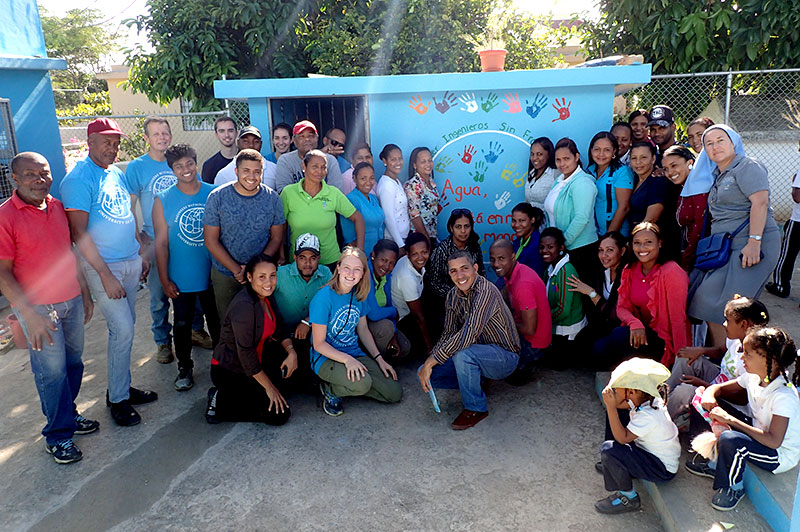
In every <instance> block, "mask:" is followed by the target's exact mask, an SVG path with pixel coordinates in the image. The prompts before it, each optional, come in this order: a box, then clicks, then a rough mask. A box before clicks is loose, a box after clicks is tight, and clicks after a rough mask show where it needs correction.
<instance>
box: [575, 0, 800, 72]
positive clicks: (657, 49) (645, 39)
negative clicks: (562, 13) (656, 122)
mask: <svg viewBox="0 0 800 532" xmlns="http://www.w3.org/2000/svg"><path fill="white" fill-rule="evenodd" d="M599 7H600V10H601V12H602V15H601V18H600V20H599V21H598V22H596V23H591V22H589V23H586V24H585V25H584V28H583V29H584V31H585V38H584V41H583V44H584V46H585V47H586V48H587V50H588V51H589V54H590V55H592V56H596V57H600V56H603V55H610V54H616V53H641V54H644V56H645V60H646V61H647V62H651V63H653V67H654V71H656V72H662V73H682V72H701V71H719V70H728V69H733V70H748V69H762V68H786V67H795V66H797V64H798V62H800V10H798V9H797V5H796V3H795V2H790V1H769V0H767V1H764V0H738V1H736V2H713V1H710V0H707V1H698V0H600V2H599Z"/></svg>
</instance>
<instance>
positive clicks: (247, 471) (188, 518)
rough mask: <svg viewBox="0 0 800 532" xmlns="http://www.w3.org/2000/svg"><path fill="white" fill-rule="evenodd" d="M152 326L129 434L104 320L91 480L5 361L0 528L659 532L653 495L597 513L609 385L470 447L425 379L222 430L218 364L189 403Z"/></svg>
mask: <svg viewBox="0 0 800 532" xmlns="http://www.w3.org/2000/svg"><path fill="white" fill-rule="evenodd" d="M795 293H798V294H800V290H796V292H795ZM763 299H764V301H765V302H767V304H768V306H769V307H770V310H771V312H772V313H773V314H774V316H775V319H774V323H776V324H779V325H783V326H787V327H789V328H790V332H791V333H792V334H793V336H794V337H795V338H800V324H798V320H797V316H798V313H800V311H798V308H797V303H798V301H797V298H794V297H793V298H791V299H789V300H778V299H777V298H773V297H772V296H769V295H768V294H765V295H764V297H763ZM137 312H138V316H139V322H138V323H137V326H136V341H135V345H134V353H133V356H132V373H133V384H134V385H135V386H139V387H144V388H151V389H154V390H156V391H158V393H159V396H160V397H159V400H158V401H157V402H155V403H152V404H150V405H143V406H141V407H139V408H138V410H139V412H140V413H141V415H142V418H143V421H142V423H141V424H140V425H138V426H136V427H130V428H121V427H117V426H116V425H114V423H113V421H112V420H111V417H110V415H109V413H108V410H107V408H106V407H105V404H104V400H103V399H104V394H105V389H106V376H105V375H106V373H105V372H106V364H105V344H106V329H105V321H104V319H103V318H102V316H95V317H94V318H93V320H92V322H91V323H90V325H89V327H88V329H87V335H86V337H87V343H86V349H85V355H84V362H85V364H86V370H85V375H84V382H83V387H82V389H81V394H80V397H79V405H78V406H79V410H81V411H82V412H83V413H84V414H85V415H87V417H90V418H93V419H98V420H99V421H100V422H101V424H102V426H101V429H100V431H99V432H98V433H95V434H92V435H88V436H78V437H77V438H76V442H77V444H78V445H79V446H80V448H81V449H82V450H83V452H84V459H83V461H81V462H79V463H77V464H71V465H67V466H59V465H57V464H55V463H54V462H53V461H52V459H51V458H50V457H49V456H48V455H47V454H46V453H45V452H44V442H43V439H42V437H41V434H40V430H41V427H42V425H43V416H42V414H41V410H40V407H39V401H38V396H37V394H36V389H35V387H34V384H33V379H32V374H31V371H30V367H29V360H28V355H27V352H26V351H23V350H19V349H15V350H12V351H10V352H8V353H6V354H5V355H2V356H0V389H2V390H3V393H2V394H1V395H0V412H2V414H0V419H2V427H3V429H2V431H0V471H2V475H0V501H2V502H0V509H1V510H2V514H1V515H2V516H3V518H2V522H4V523H5V524H3V525H0V529H2V530H45V531H56V530H70V531H71V530H80V531H87V532H88V531H94V530H109V529H114V530H120V531H122V530H125V531H127V530H142V531H149V530H209V529H215V530H271V531H284V530H286V531H289V530H309V531H317V530H319V531H322V530H329V529H333V528H336V529H341V530H355V531H359V530H370V531H371V530H380V529H383V530H414V531H418V530H423V531H429V530H430V531H441V530H454V531H470V530H472V531H481V532H483V531H495V530H497V531H501V530H502V531H505V530H547V531H550V532H559V531H589V530H614V531H615V532H624V531H650V530H652V531H656V530H661V526H660V522H659V518H658V515H657V514H656V511H655V509H654V508H653V506H652V504H651V502H650V501H649V500H648V499H647V495H646V494H645V495H643V497H642V502H643V504H642V506H643V508H642V510H641V511H640V512H636V513H633V514H627V515H624V516H617V517H608V516H602V515H599V514H597V513H596V512H595V510H594V508H593V506H592V505H593V503H594V501H595V500H596V499H598V498H601V497H604V496H605V495H606V492H605V490H604V489H603V482H602V477H601V476H600V475H598V474H597V473H596V472H595V471H594V467H593V466H594V463H595V461H596V460H597V449H598V447H599V444H600V443H601V441H602V439H603V410H602V408H601V405H600V403H599V401H598V400H597V396H596V394H595V392H594V375H593V374H586V373H579V372H572V371H565V372H553V371H544V372H542V373H541V374H540V375H539V376H538V378H537V380H536V381H535V382H533V383H531V384H529V385H527V386H526V387H523V388H514V387H511V386H508V385H507V384H505V383H497V384H496V385H495V386H494V387H493V388H492V389H491V391H490V395H489V405H490V415H489V417H488V418H487V419H486V420H484V421H483V422H481V423H480V424H479V425H478V426H476V427H475V428H473V429H471V430H467V431H464V432H454V431H452V430H450V428H449V424H450V422H451V421H452V419H453V418H454V417H455V416H456V415H457V414H458V412H459V411H460V408H461V405H460V400H459V396H458V394H457V392H454V391H441V392H440V393H439V399H440V402H441V403H442V413H441V414H436V413H435V412H434V411H433V409H432V407H431V405H430V401H429V399H428V396H427V394H424V393H423V392H422V391H421V390H420V388H419V385H418V383H417V381H416V378H415V375H414V372H413V371H412V370H411V369H410V368H402V369H401V371H400V378H401V381H402V382H403V385H404V398H403V401H402V402H401V403H400V404H397V405H391V406H387V405H382V404H378V403H376V402H373V401H370V400H366V399H345V403H344V405H345V415H344V416H342V417H340V418H330V417H328V416H326V415H325V414H324V413H323V412H322V410H321V408H320V407H319V405H318V404H317V399H316V398H315V397H311V396H306V395H299V396H294V397H290V398H289V402H290V404H291V407H292V411H293V414H292V419H291V420H290V421H289V423H288V424H287V425H285V426H283V427H278V428H275V427H269V426H264V425H260V424H250V423H240V424H232V423H225V424H221V425H216V426H211V425H207V424H206V423H205V421H204V419H203V411H204V408H205V401H206V390H207V389H208V387H209V386H210V381H209V377H208V360H209V358H210V353H209V352H208V351H203V350H198V349H195V352H194V358H195V361H196V368H195V372H196V373H195V375H196V385H195V387H194V388H193V389H192V390H190V391H188V392H185V393H178V392H176V391H175V390H174V389H173V387H172V382H173V379H174V377H175V374H176V371H177V370H176V367H175V366H174V364H173V365H170V366H164V365H160V364H157V363H156V362H155V359H154V351H155V346H154V345H153V343H152V336H151V333H150V329H149V325H150V318H149V312H148V305H147V292H146V291H140V292H139V294H138V301H137ZM704 495H708V493H706V494H704ZM750 508H752V507H750ZM739 511H747V510H746V509H744V510H739ZM752 517H756V516H752ZM747 521H750V519H748V520H747ZM755 521H758V519H757V518H756V519H755Z"/></svg>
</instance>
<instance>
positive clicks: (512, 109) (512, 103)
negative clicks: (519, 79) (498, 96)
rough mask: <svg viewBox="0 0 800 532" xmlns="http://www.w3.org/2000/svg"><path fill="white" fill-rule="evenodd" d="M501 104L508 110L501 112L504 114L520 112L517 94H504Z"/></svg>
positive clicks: (520, 106) (520, 105)
mask: <svg viewBox="0 0 800 532" xmlns="http://www.w3.org/2000/svg"><path fill="white" fill-rule="evenodd" d="M503 103H504V104H506V105H507V106H508V109H506V110H505V111H503V112H504V113H519V112H521V111H522V104H521V103H519V96H518V95H517V93H514V94H513V95H512V94H511V93H508V94H506V97H505V98H503Z"/></svg>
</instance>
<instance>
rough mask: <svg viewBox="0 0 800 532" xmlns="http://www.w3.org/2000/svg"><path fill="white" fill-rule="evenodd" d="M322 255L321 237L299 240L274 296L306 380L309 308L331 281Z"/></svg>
mask: <svg viewBox="0 0 800 532" xmlns="http://www.w3.org/2000/svg"><path fill="white" fill-rule="evenodd" d="M281 158H282V157H281ZM278 160H279V161H280V159H278ZM319 254H320V251H319V238H317V237H316V236H314V235H312V234H311V233H303V234H302V235H300V236H299V237H297V242H296V243H295V246H294V262H293V263H291V264H284V265H283V266H280V267H278V283H277V287H276V288H275V294H274V295H275V302H276V303H277V304H278V308H279V309H280V311H281V316H283V321H284V323H285V324H286V327H287V328H289V330H292V331H294V332H293V333H292V339H293V342H294V348H295V349H296V350H297V352H298V353H299V355H300V356H298V362H299V364H300V368H301V369H302V370H303V373H302V375H303V376H304V377H305V376H309V377H310V373H309V372H310V365H309V359H308V356H304V355H308V349H309V347H310V338H309V332H310V331H311V326H310V325H309V321H308V305H309V304H310V303H311V300H312V299H313V298H314V296H315V295H316V293H317V292H318V291H319V289H320V288H322V287H323V286H325V283H327V282H328V281H330V279H331V271H330V270H329V269H328V268H320V267H319ZM301 380H305V378H303V379H301Z"/></svg>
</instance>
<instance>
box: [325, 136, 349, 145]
mask: <svg viewBox="0 0 800 532" xmlns="http://www.w3.org/2000/svg"><path fill="white" fill-rule="evenodd" d="M325 138H326V139H328V142H330V143H331V146H333V147H335V148H344V144H342V143H341V142H339V141H338V140H334V139H332V138H330V137H325Z"/></svg>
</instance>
